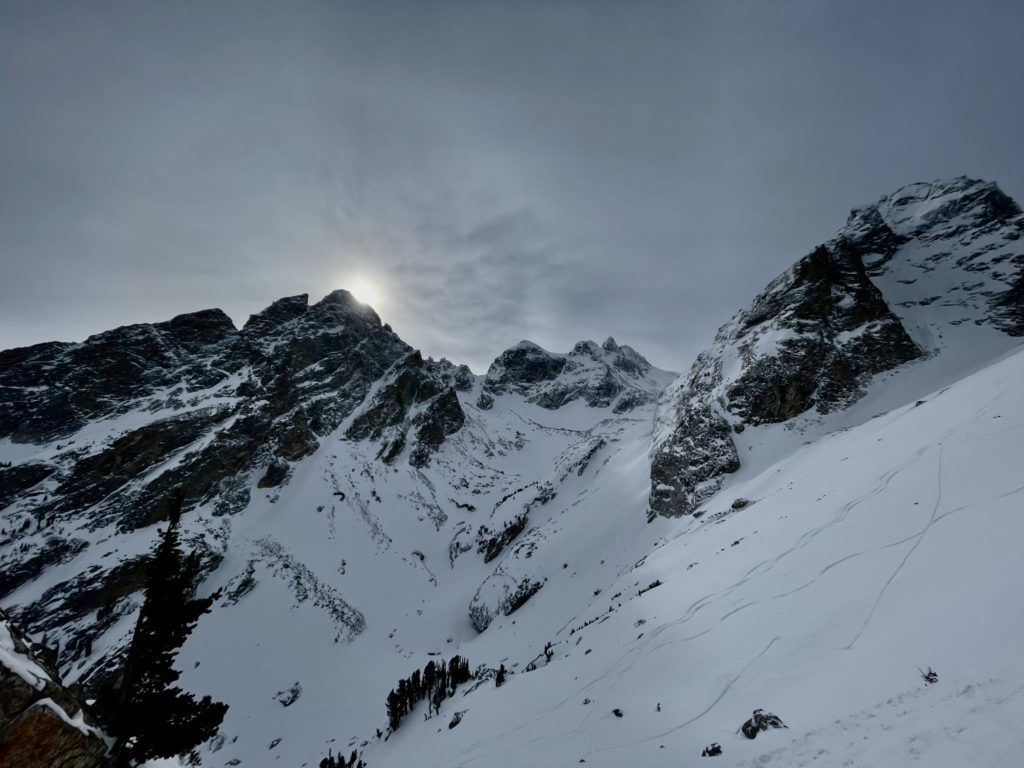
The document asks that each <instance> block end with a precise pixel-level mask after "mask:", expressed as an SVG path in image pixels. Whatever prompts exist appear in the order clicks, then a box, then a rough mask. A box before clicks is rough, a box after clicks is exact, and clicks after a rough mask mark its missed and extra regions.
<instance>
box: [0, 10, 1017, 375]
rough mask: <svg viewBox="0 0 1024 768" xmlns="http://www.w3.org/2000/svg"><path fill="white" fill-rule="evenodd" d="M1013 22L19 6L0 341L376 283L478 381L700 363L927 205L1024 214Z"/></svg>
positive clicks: (991, 15)
mask: <svg viewBox="0 0 1024 768" xmlns="http://www.w3.org/2000/svg"><path fill="white" fill-rule="evenodd" d="M1022 21H1024V9H1022V7H1021V6H1020V4H1019V3H1015V2H976V3H969V4H966V3H965V4H952V3H943V4H937V3H933V2H905V3H898V4H893V3H881V2H848V3H842V2H836V3H820V2H810V0H808V1H807V2H785V3H754V2H742V3H741V2H694V3H685V4H684V3H655V2H639V3H610V2H596V3H594V2H591V3H582V2H564V3H540V2H525V3H520V2H517V3H488V2H459V3H455V2H431V3H419V2H408V3H401V2H390V3H359V2H349V3H336V2H299V3H289V4H279V3H269V2H267V3H262V2H234V3H233V2H218V3H191V2H176V3H166V4H157V3H139V2H132V3H126V2H125V3H122V2H107V3H101V2H96V3H89V4H85V3H74V2H68V3H45V4H44V3H29V2H13V3H8V4H6V5H5V6H4V8H3V9H2V10H0V93H2V94H3V101H2V108H3V120H0V270H2V279H0V346H3V347H7V346H14V345H21V344H27V343H34V342H37V341H42V340H45V339H50V338H62V339H72V338H81V337H83V336H84V335H86V334H88V333H92V332H96V331H99V330H103V329H105V328H108V327H112V326H115V325H119V324H124V323H128V322H139V321H154V320H160V319H165V318H167V317H169V316H171V315H174V314H176V313H179V312H184V311H190V310H193V309H198V308H202V307H208V306H221V307H223V308H224V309H225V310H226V311H228V312H229V314H231V315H232V317H234V318H235V319H236V321H238V322H244V320H245V318H246V317H247V315H248V314H249V313H250V312H254V311H257V310H259V309H260V308H262V306H264V305H266V304H268V303H269V302H270V301H272V300H273V299H275V298H278V297H280V296H283V295H288V294H293V293H299V292H308V293H310V294H311V295H312V297H313V298H318V297H319V296H320V295H323V294H325V293H327V292H328V291H329V290H331V289H332V288H335V287H345V285H346V282H349V281H352V280H355V279H356V278H357V277H358V276H359V275H369V276H371V277H373V278H375V279H376V280H378V281H379V282H380V283H381V284H382V286H384V288H385V296H384V299H383V300H382V302H381V303H380V306H379V307H378V309H379V311H380V313H381V314H382V316H383V317H384V319H385V320H388V321H390V322H391V323H392V325H393V326H394V327H395V329H396V331H398V332H399V333H400V334H401V335H402V336H403V337H405V338H406V339H407V340H408V341H409V342H410V343H412V344H414V345H416V346H419V347H421V348H422V349H423V351H424V353H425V354H432V355H434V356H441V355H445V356H448V357H451V358H453V359H456V360H458V361H466V362H469V363H470V364H471V365H472V366H473V367H474V368H475V369H477V370H479V369H481V368H483V367H485V366H486V365H487V363H488V362H489V360H490V359H491V358H492V357H494V356H495V355H496V354H497V353H498V352H499V351H500V350H501V349H502V348H504V347H505V346H507V345H509V344H511V343H514V342H515V341H518V340H519V339H521V338H532V339H534V340H535V341H538V342H539V343H541V344H544V345H545V346H549V347H551V348H554V349H566V348H567V347H568V346H569V345H570V344H572V343H573V342H574V341H576V340H577V339H579V338H583V337H592V338H596V339H598V340H600V339H601V338H603V336H605V335H608V334H614V335H615V336H616V337H617V338H618V339H619V341H621V342H626V343H630V344H633V345H634V346H636V347H637V348H638V349H639V350H641V351H642V352H644V353H645V354H647V355H648V356H649V357H651V358H652V359H653V360H654V361H655V362H656V363H659V364H661V365H663V366H666V367H674V368H676V369H681V368H683V367H684V366H685V365H687V363H688V361H689V359H690V358H691V357H692V355H693V354H694V353H695V352H696V351H698V350H699V349H700V348H701V347H702V346H703V345H704V344H706V343H707V341H708V340H709V338H710V336H711V334H712V333H713V332H714V329H715V327H716V326H717V325H718V324H719V323H721V322H723V321H724V320H725V319H727V317H728V316H729V315H730V314H731V313H732V312H733V311H734V310H735V309H737V308H738V307H739V306H740V305H741V304H743V303H745V302H746V301H747V300H748V299H749V298H750V296H751V295H753V293H755V292H756V291H757V290H758V289H759V288H760V287H761V286H762V285H763V284H764V283H765V282H767V280H769V279H770V278H771V277H773V276H774V275H775V274H776V273H778V272H779V271H780V270H782V269H784V268H785V267H786V266H787V265H788V264H789V263H791V262H792V261H793V260H795V259H796V258H797V257H799V256H800V255H802V254H803V253H805V252H806V251H808V250H809V249H810V248H811V247H812V246H813V245H814V244H816V243H818V242H820V241H822V240H824V239H825V238H827V237H828V236H830V235H831V233H832V232H833V231H834V230H835V229H836V228H838V227H839V226H840V225H841V224H842V223H843V221H844V220H845V215H846V213H847V211H848V210H849V208H850V207H852V206H853V205H855V204H859V203H862V202H868V201H871V200H873V199H874V198H876V197H877V196H879V195H881V194H883V193H885V192H888V191H890V190H891V189H893V188H895V187H897V186H900V185H902V184H905V183H908V182H911V181H916V180H921V179H930V178H935V177H940V176H951V175H959V174H963V173H966V174H969V175H976V176H981V177H984V178H992V179H995V180H997V181H999V182H1000V183H1001V184H1002V185H1003V187H1004V189H1005V190H1006V191H1007V192H1008V193H1010V194H1011V195H1015V196H1017V197H1018V198H1022V197H1024V167H1022V160H1021V158H1022V153H1021V152H1020V150H1019V148H1018V143H1019V135H1020V127H1021V126H1022V125H1024V102H1021V100H1020V99H1019V98H1017V95H1016V94H1017V90H1018V83H1017V80H1018V79H1019V73H1020V72H1021V71H1022V64H1024V54H1022V53H1021V48H1020V45H1019V39H1018V31H1019V29H1020V28H1021V22H1022Z"/></svg>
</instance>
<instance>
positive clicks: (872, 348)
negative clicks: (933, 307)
mask: <svg viewBox="0 0 1024 768" xmlns="http://www.w3.org/2000/svg"><path fill="white" fill-rule="evenodd" d="M769 321H770V325H768V327H767V329H766V330H769V331H770V332H773V333H776V334H778V333H779V331H789V333H786V334H784V335H782V334H780V335H781V338H780V339H779V340H778V341H777V342H776V349H775V350H774V354H769V355H760V356H759V355H758V351H759V350H758V344H759V342H761V341H762V337H759V335H758V334H757V332H756V329H758V327H759V326H762V327H763V326H764V325H766V324H768V323H769ZM738 330H739V332H738V333H736V334H735V335H734V336H733V337H732V339H730V341H733V342H735V343H736V346H737V347H738V349H739V350H740V352H741V354H743V355H744V357H745V360H746V361H749V362H748V365H747V366H746V368H745V370H744V371H743V373H742V375H740V376H739V377H737V378H736V379H734V380H733V381H732V382H731V384H730V385H729V386H728V388H727V389H726V396H727V398H728V406H727V407H728V409H729V411H730V412H731V413H733V414H735V415H737V416H739V417H740V418H741V419H742V420H743V422H744V423H747V424H764V423H773V422H779V421H785V420H787V419H790V418H793V417H794V416H797V415H799V414H801V413H803V412H804V411H806V410H808V409H809V408H812V407H816V408H817V409H818V410H819V411H820V412H822V413H828V412H829V411H833V410H837V409H839V408H843V407H845V406H847V405H849V404H850V403H851V402H852V401H853V400H855V399H857V397H858V396H859V394H860V387H861V385H862V384H863V383H864V382H865V381H866V380H867V379H868V378H870V377H871V376H872V375H874V374H876V373H880V372H882V371H886V370H889V369H891V368H894V367H896V366H897V365H900V364H902V363H905V362H907V361H908V360H913V359H914V358H916V357H918V356H919V355H920V354H921V353H920V350H919V349H918V348H917V346H916V345H915V344H914V342H913V341H911V339H910V337H909V336H908V335H907V332H906V331H905V330H904V328H903V326H902V325H901V324H900V321H899V319H898V318H897V317H896V316H895V315H894V314H893V313H892V311H891V310H890V309H889V307H888V305H887V304H886V303H885V300H884V299H883V298H882V294H881V292H880V291H879V290H878V289H877V288H876V287H875V286H874V285H873V284H872V283H871V281H870V280H869V279H868V277H867V274H866V273H865V270H864V264H863V261H862V260H861V252H860V251H858V250H857V249H856V247H854V245H853V244H852V243H851V242H850V241H848V240H839V241H838V242H836V243H834V244H833V245H831V247H829V246H819V247H818V248H816V249H815V250H814V251H813V252H812V253H811V254H810V255H808V256H806V257H804V258H803V259H801V260H800V261H799V262H798V263H797V264H796V266H795V267H794V268H793V269H792V270H791V271H790V272H788V273H786V275H784V276H783V279H782V280H781V281H780V280H777V281H775V282H774V283H772V285H770V286H769V287H768V289H767V290H766V291H765V292H764V293H762V294H761V295H760V296H758V297H757V299H755V300H754V303H753V305H752V306H751V308H750V310H749V311H748V312H747V313H744V314H741V316H740V318H739V329H738ZM748 334H749V335H750V338H749V340H748V339H746V338H744V337H745V336H747V335H748Z"/></svg>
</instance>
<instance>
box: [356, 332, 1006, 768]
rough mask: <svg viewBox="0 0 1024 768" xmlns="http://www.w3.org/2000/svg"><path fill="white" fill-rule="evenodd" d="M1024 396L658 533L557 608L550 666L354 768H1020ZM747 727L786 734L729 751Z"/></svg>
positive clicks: (745, 487) (983, 388)
mask: <svg viewBox="0 0 1024 768" xmlns="http://www.w3.org/2000/svg"><path fill="white" fill-rule="evenodd" d="M1022 381H1024V354H1022V353H1020V352H1018V353H1015V354H1012V355H1011V356H1009V357H1007V358H1006V359H1005V360H1003V361H1001V362H998V363H996V364H994V365H992V366H990V367H988V368H985V369H984V370H982V371H980V372H978V373H976V374H974V375H973V376H970V377H968V378H966V379H964V380H963V381H960V382H958V383H956V384H954V385H952V386H950V387H948V388H946V389H943V390H940V391H936V392H934V393H932V394H931V395H928V396H926V397H924V398H922V399H921V401H920V402H914V403H911V404H909V405H906V406H904V407H901V408H898V409H895V410H893V411H891V412H889V413H886V414H883V415H880V416H878V417H877V418H875V419H872V420H870V421H868V422H867V423H866V424H863V425H861V426H859V427H856V428H853V429H850V430H847V431H844V432H840V433H835V434H832V435H828V436H826V437H823V438H820V439H818V440H816V441H814V442H812V443H810V444H808V445H805V446H803V447H801V448H800V449H799V450H797V451H796V452H795V453H794V454H793V455H792V456H789V457H787V458H786V459H784V460H782V461H780V462H778V463H777V464H775V465H773V466H771V467H768V468H767V469H765V470H764V471H763V472H761V473H759V474H758V475H756V476H755V477H751V478H750V479H748V480H746V481H743V482H738V483H736V484H734V485H732V486H730V487H729V488H728V489H727V491H723V492H722V493H720V494H719V495H718V496H716V497H714V498H713V499H712V500H711V501H709V502H708V504H707V513H706V514H705V515H703V516H702V517H700V518H699V519H694V518H693V517H687V518H682V519H679V520H665V519H657V520H655V521H654V523H652V525H651V526H650V527H649V528H650V530H653V531H655V532H657V534H659V535H660V537H661V539H660V541H659V542H658V543H657V544H656V545H655V547H654V548H653V550H652V551H651V553H650V554H649V555H648V556H647V557H646V559H644V560H642V561H641V562H638V563H637V564H636V565H635V566H633V567H630V568H627V569H626V570H625V571H622V572H621V573H618V574H617V575H616V576H615V577H614V578H613V579H611V580H610V582H609V583H608V584H607V586H606V588H605V589H604V591H603V593H602V594H601V595H599V596H597V597H596V598H594V599H593V600H591V601H590V604H589V605H588V606H587V608H586V609H584V610H575V609H576V608H577V606H573V620H572V621H570V622H569V624H568V625H566V627H565V628H564V629H563V630H562V631H561V632H559V633H558V634H557V635H555V636H554V637H553V638H551V639H553V640H554V651H555V653H554V657H553V658H552V660H551V661H550V663H547V664H544V665H541V666H539V667H538V669H536V670H535V671H533V672H528V673H521V674H517V675H514V676H513V677H511V678H510V680H509V682H508V683H506V685H504V686H502V687H501V688H497V689H496V688H495V687H494V686H493V684H488V685H485V686H483V687H481V688H480V689H479V690H477V691H475V692H473V693H471V694H469V695H466V696H464V697H461V698H457V699H456V700H455V701H452V702H446V707H448V710H447V711H448V713H450V712H452V711H465V714H464V716H463V718H462V721H461V723H460V724H459V726H458V727H457V728H455V729H454V730H449V729H448V728H447V727H444V726H446V725H447V718H446V719H444V720H443V721H442V722H440V723H439V722H438V721H437V720H436V719H433V720H430V721H428V722H423V721H422V720H417V719H415V718H414V719H413V720H412V721H411V722H410V723H409V725H408V726H406V725H403V726H402V727H401V728H400V729H399V731H398V732H397V733H396V734H395V735H394V736H393V737H392V738H391V739H390V740H389V741H388V742H387V743H386V744H376V743H375V744H374V745H373V746H372V747H371V749H370V750H369V751H368V752H367V760H368V762H369V763H370V764H371V765H373V766H389V767H390V766H402V765H411V764H418V765H423V766H438V767H440V766H444V767H445V768H450V767H453V766H464V767H466V768H468V767H469V766H499V767H500V766H520V765H536V766H570V765H576V764H578V763H580V762H581V761H585V762H586V764H587V765H590V766H608V767H609V768H611V766H621V765H623V764H627V763H628V764H632V765H644V766H652V767H655V766H678V765H681V764H689V763H691V762H694V761H696V760H698V759H699V756H700V754H701V751H702V749H703V748H704V747H705V746H707V745H708V744H710V743H712V742H718V743H719V744H721V745H722V747H723V754H722V755H721V756H720V757H718V758H717V762H715V765H723V766H747V765H749V766H753V765H785V766H795V765H811V764H819V765H837V766H839V765H871V766H876V767H878V768H884V767H885V766H905V765H909V764H914V763H915V762H917V761H920V764H922V765H929V766H963V765H984V766H1012V765H1017V764H1018V762H1019V757H1020V753H1021V749H1022V748H1024V736H1022V735H1021V732H1020V729H1019V727H1017V720H1018V719H1019V714H1020V712H1021V711H1022V708H1024V662H1022V660H1021V658H1020V653H1019V638H1020V637H1021V636H1022V633H1024V605H1022V604H1021V601H1020V600H1019V592H1020V585H1021V583H1024V582H1022V577H1024V569H1022V566H1021V562H1020V557H1019V551H1018V550H1019V547H1020V542H1021V541H1022V540H1024V516H1022V515H1021V514H1020V511H1021V504H1022V501H1024V475H1022V473H1021V461H1020V456H1019V447H1020V445H1021V443H1022V440H1024V391H1022V390H1021V387H1020V383H1021V382H1022ZM735 499H746V500H747V501H749V502H750V503H749V504H747V505H746V506H744V505H743V504H742V502H741V503H740V504H739V505H734V504H733V501H734V500H735ZM734 507H742V508H734ZM658 581H660V582H661V585H660V586H658V587H656V588H654V589H650V590H648V591H645V592H643V594H642V595H641V594H639V593H640V591H641V590H643V588H644V587H647V586H648V585H650V584H652V583H656V582H658ZM538 610H539V607H538ZM592 618H597V621H596V622H594V623H592V624H590V625H589V626H586V627H585V628H583V629H582V630H579V631H576V632H573V631H572V630H573V629H575V628H576V627H578V626H580V625H582V624H583V623H584V621H585V620H589V619H592ZM485 647H486V648H488V649H489V647H490V638H489V637H488V635H487V634H486V633H485V634H484V635H482V636H481V637H480V638H478V639H477V640H475V641H473V642H471V643H468V644H466V645H464V646H463V650H464V651H465V652H466V653H468V654H469V655H470V656H471V657H473V656H476V655H477V648H481V649H482V648H485ZM929 666H930V667H932V668H933V669H934V670H935V671H936V672H937V673H938V675H939V682H938V683H936V684H934V685H931V686H929V685H926V684H925V682H924V680H923V679H922V676H921V674H920V672H919V671H918V668H919V667H920V668H921V669H927V668H928V667H929ZM520 669H521V667H520ZM449 705H450V706H449ZM659 706H660V711H659ZM756 708H764V709H766V710H769V711H771V712H773V713H775V714H777V715H778V716H779V717H781V718H782V719H783V721H784V722H785V723H786V724H787V725H788V726H789V727H788V729H787V730H770V731H767V732H765V733H762V734H761V735H760V736H758V738H757V739H756V740H755V741H749V740H748V739H746V738H745V737H743V736H742V735H740V734H739V733H738V730H739V727H740V725H741V724H742V723H743V722H744V720H746V719H747V718H748V717H750V715H751V712H752V710H754V709H756ZM615 709H619V710H620V711H621V712H622V715H623V716H622V717H617V716H616V715H615V714H614V712H613V710H615Z"/></svg>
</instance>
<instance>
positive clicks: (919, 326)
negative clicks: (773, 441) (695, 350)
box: [649, 178, 1024, 516]
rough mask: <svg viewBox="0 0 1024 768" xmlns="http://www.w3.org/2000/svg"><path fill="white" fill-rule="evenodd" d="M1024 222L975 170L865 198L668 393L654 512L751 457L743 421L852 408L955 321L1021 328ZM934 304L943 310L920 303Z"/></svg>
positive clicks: (713, 486) (688, 498)
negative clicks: (739, 444) (974, 176)
mask: <svg viewBox="0 0 1024 768" xmlns="http://www.w3.org/2000/svg"><path fill="white" fill-rule="evenodd" d="M1022 231H1024V217H1022V216H1021V211H1020V208H1019V207H1018V206H1017V205H1016V203H1014V202H1013V201H1012V200H1010V198H1008V197H1006V195H1004V194H1003V193H1002V192H1001V191H1000V190H999V189H998V187H996V185H994V184H991V183H988V182H981V181H974V180H971V179H966V178H961V179H954V180H950V181H941V182H935V183H932V184H913V185H910V186H908V187H904V188H902V189H900V190H898V191H897V192H895V193H893V194H892V195H888V196H886V197H883V198H882V199H881V200H880V201H879V202H878V203H876V204H875V205H872V206H867V207H864V208H859V209H855V210H854V211H853V212H852V213H851V214H850V219H849V221H848V222H847V224H846V226H845V227H844V228H843V229H841V230H840V231H839V233H838V234H837V235H836V237H835V238H833V239H832V240H830V241H829V242H827V243H825V244H824V245H820V246H818V247H817V248H815V249H814V250H813V251H812V252H811V253H810V254H808V255H807V256H805V257H803V258H802V259H800V260H799V261H798V262H797V263H796V264H795V265H794V266H793V267H791V268H790V269H788V270H787V271H786V272H784V273H783V274H782V275H780V276H779V277H778V278H776V279H775V280H773V281H772V282H771V283H769V285H768V286H767V287H766V288H765V289H764V291H763V292H762V293H761V294H759V295H758V296H757V297H756V298H755V299H754V301H753V302H752V303H751V305H750V307H749V308H747V309H746V310H743V311H741V312H739V313H738V314H736V315H735V316H734V317H733V318H732V319H731V320H730V321H729V322H728V323H726V324H725V325H724V326H722V328H721V329H720V330H719V331H718V334H717V335H716V337H715V341H714V344H713V345H712V346H711V347H710V348H709V349H708V350H706V351H705V352H703V353H701V354H700V355H699V356H698V357H697V360H696V361H695V362H694V364H693V366H692V368H691V369H690V371H689V373H688V374H687V375H686V376H684V377H681V378H680V379H679V380H678V381H676V382H675V383H673V384H672V385H671V386H670V387H668V388H667V389H666V390H665V392H664V393H663V394H662V396H661V399H660V402H659V407H658V417H657V422H658V423H657V433H656V438H655V445H654V448H653V450H652V453H651V494H650V499H649V513H650V514H651V515H666V516H674V515H682V514H689V513H692V512H693V511H694V510H696V509H697V508H698V507H699V506H700V504H701V503H702V502H703V501H704V500H705V499H707V498H708V497H709V496H711V495H712V494H714V493H715V492H717V491H718V489H719V488H720V487H721V483H722V479H723V477H724V476H725V475H727V474H728V473H730V472H734V471H736V470H737V469H738V468H739V466H740V456H739V453H738V452H737V449H736V445H735V441H734V440H733V437H732V435H733V434H734V433H738V432H742V431H743V430H744V429H746V428H747V427H751V426H758V425H764V424H774V423H779V422H785V421H788V420H791V419H793V418H795V417H797V416H800V415H802V414H804V413H807V412H808V411H811V410H812V409H813V410H814V411H815V412H817V413H818V414H829V413H832V412H835V411H839V410H842V409H844V408H847V407H849V406H850V405H851V404H852V403H854V402H856V401H857V400H858V399H859V398H860V397H861V395H862V394H863V392H864V387H865V386H866V385H867V384H868V383H869V382H870V381H871V380H872V378H873V377H874V376H876V375H877V374H880V373H882V372H885V371H889V370H892V369H894V368H897V367H899V366H901V365H903V364H905V363H907V362H909V361H912V360H914V359H916V358H918V357H920V356H922V355H931V354H934V353H936V352H938V351H940V349H941V345H938V346H937V345H936V344H935V339H936V338H937V337H938V338H941V337H942V336H943V331H944V330H945V329H947V328H948V327H950V326H956V325H960V324H962V323H966V322H970V323H972V324H975V325H979V326H980V325H986V326H989V327H991V328H994V329H996V330H998V331H1001V332H1002V333H1004V334H1007V335H1009V336H1018V335H1021V333H1024V329H1022V327H1021V324H1020V318H1021V312H1022V311H1024V310H1022V308H1021V307H1022V303H1021V301H1020V299H1021V290H1022V286H1024V252H1022V251H1021V248H1020V246H1019V244H1018V243H1019V238H1020V234H1021V232H1022ZM911 297H913V298H911ZM932 304H937V305H938V306H939V307H942V308H944V309H945V310H946V311H945V312H944V313H936V312H934V311H928V312H926V313H925V316H924V317H920V315H921V313H920V312H919V311H918V310H919V309H920V308H921V307H929V306H930V305H932Z"/></svg>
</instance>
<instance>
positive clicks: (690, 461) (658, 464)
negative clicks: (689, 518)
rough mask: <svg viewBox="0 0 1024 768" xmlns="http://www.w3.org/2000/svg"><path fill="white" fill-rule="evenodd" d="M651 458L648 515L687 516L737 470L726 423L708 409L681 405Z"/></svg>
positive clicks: (738, 465) (736, 459)
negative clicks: (723, 477)
mask: <svg viewBox="0 0 1024 768" xmlns="http://www.w3.org/2000/svg"><path fill="white" fill-rule="evenodd" d="M676 417H677V419H678V423H677V424H676V427H675V429H674V431H673V432H672V433H671V435H670V436H669V438H668V439H667V440H665V441H663V442H662V443H661V444H660V445H658V446H657V447H656V449H655V451H654V453H653V454H652V456H651V497H650V502H649V506H650V510H651V512H650V515H651V516H653V515H654V514H661V515H666V516H673V515H675V514H689V513H690V512H693V511H694V510H695V509H697V507H698V506H700V504H701V502H703V501H704V500H705V499H706V498H708V497H709V496H711V495H712V494H714V493H715V492H716V491H717V490H718V488H719V486H720V479H721V477H722V476H723V475H726V474H728V473H730V472H735V471H736V470H738V469H739V468H740V459H739V454H738V453H737V452H736V446H735V444H734V443H733V441H732V437H731V436H730V432H731V430H730V427H729V423H728V422H727V421H726V420H725V419H724V418H723V417H722V416H720V415H719V414H718V413H716V412H715V410H714V409H713V408H711V407H709V406H691V405H689V404H687V405H685V406H683V407H682V408H681V409H680V410H679V411H678V413H677V416H676Z"/></svg>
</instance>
